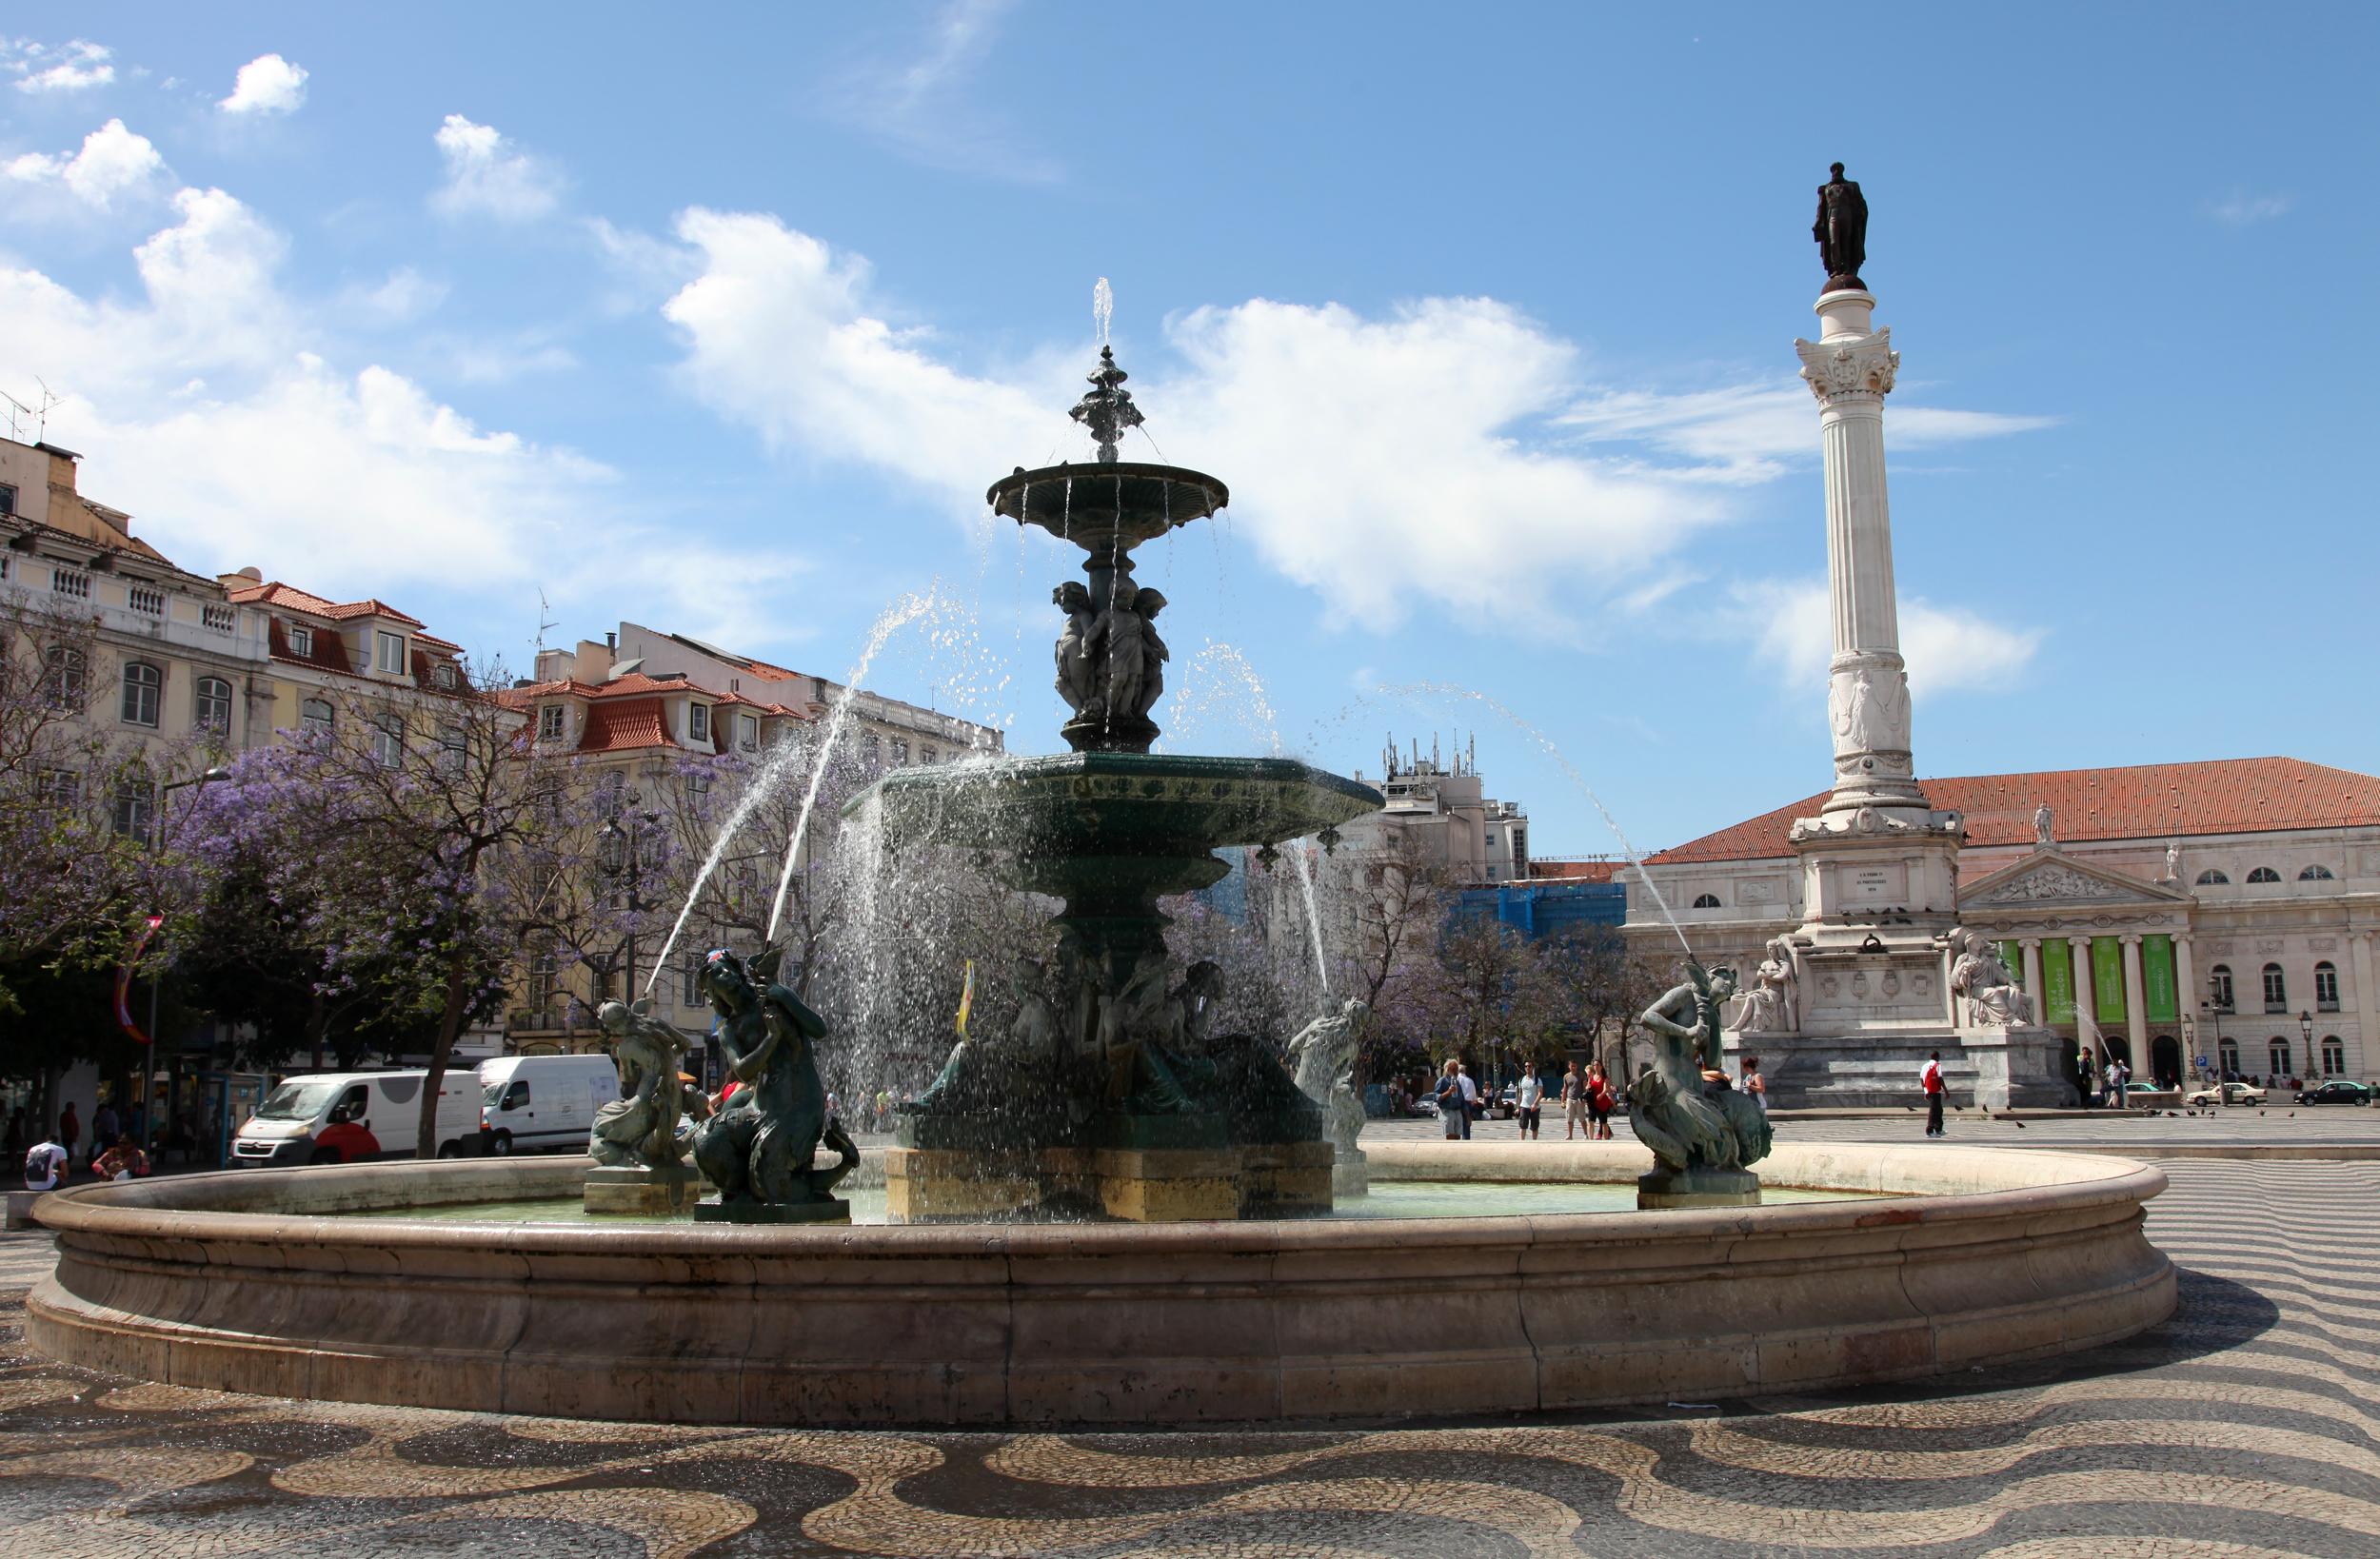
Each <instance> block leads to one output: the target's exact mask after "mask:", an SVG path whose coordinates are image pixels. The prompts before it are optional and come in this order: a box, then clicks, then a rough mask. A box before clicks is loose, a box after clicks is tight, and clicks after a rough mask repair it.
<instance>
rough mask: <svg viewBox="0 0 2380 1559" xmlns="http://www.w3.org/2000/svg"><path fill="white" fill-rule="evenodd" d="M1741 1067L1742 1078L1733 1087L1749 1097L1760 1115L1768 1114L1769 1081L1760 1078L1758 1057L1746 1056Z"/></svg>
mask: <svg viewBox="0 0 2380 1559" xmlns="http://www.w3.org/2000/svg"><path fill="white" fill-rule="evenodd" d="M1742 1065H1743V1076H1742V1077H1741V1078H1740V1079H1739V1080H1738V1081H1737V1083H1736V1085H1735V1086H1736V1087H1737V1088H1738V1089H1740V1090H1741V1091H1743V1092H1744V1093H1746V1094H1749V1095H1752V1102H1753V1103H1755V1104H1756V1105H1758V1106H1759V1107H1760V1113H1761V1114H1762V1115H1767V1114H1768V1113H1769V1080H1768V1079H1767V1078H1766V1077H1763V1076H1760V1057H1759V1056H1745V1057H1744V1058H1743V1063H1742Z"/></svg>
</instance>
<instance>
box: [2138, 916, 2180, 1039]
mask: <svg viewBox="0 0 2380 1559" xmlns="http://www.w3.org/2000/svg"><path fill="white" fill-rule="evenodd" d="M2140 981H2141V986H2142V994H2143V995H2144V996H2146V997H2148V1001H2149V1021H2150V1022H2152V1023H2178V1022H2180V1021H2181V1020H2182V1007H2181V997H2180V988H2179V987H2178V986H2177V985H2176V984H2175V983H2174V979H2173V938H2172V937H2164V936H2158V937H2142V938H2141V939H2140Z"/></svg>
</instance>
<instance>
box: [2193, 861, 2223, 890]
mask: <svg viewBox="0 0 2380 1559" xmlns="http://www.w3.org/2000/svg"><path fill="white" fill-rule="evenodd" d="M2230 882H2231V878H2228V877H2225V876H2224V875H2223V874H2222V873H2221V872H2218V871H2216V870H2215V869H2214V868H2213V867H2211V866H2210V867H2208V868H2207V869H2206V870H2205V871H2203V872H2200V873H2199V874H2198V885H2199V886H2200V887H2202V888H2219V887H2224V886H2227V885H2228V884H2229V883H2230Z"/></svg>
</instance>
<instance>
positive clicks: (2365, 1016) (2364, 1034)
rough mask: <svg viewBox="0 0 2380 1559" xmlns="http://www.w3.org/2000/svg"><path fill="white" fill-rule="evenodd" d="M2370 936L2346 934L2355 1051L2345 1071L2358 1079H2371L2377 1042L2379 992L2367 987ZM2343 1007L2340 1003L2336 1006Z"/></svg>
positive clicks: (2369, 973)
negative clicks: (2352, 984) (2351, 976)
mask: <svg viewBox="0 0 2380 1559" xmlns="http://www.w3.org/2000/svg"><path fill="white" fill-rule="evenodd" d="M2371 936H2372V934H2371V933H2370V932H2369V931H2350V932H2349V933H2348V934H2347V952H2348V964H2349V967H2350V969H2351V970H2352V971H2353V973H2354V976H2355V1007H2354V1012H2355V1048H2356V1050H2357V1052H2358V1054H2356V1055H2355V1056H2350V1057H2349V1059H2348V1071H2349V1072H2350V1073H2351V1074H2353V1075H2354V1076H2358V1077H2368V1076H2371V1071H2370V1068H2371V1062H2372V1058H2373V1056H2374V1042H2375V1041H2380V991H2375V990H2374V989H2372V984H2371ZM2339 1005H2340V1006H2342V1007H2344V1006H2346V1005H2347V1003H2345V1002H2344V1001H2342V1002H2340V1003H2339Z"/></svg>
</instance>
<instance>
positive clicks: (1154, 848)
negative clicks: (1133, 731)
mask: <svg viewBox="0 0 2380 1559" xmlns="http://www.w3.org/2000/svg"><path fill="white" fill-rule="evenodd" d="M871 803H874V804H877V805H879V806H881V807H882V809H883V810H882V817H883V835H884V843H885V845H886V846H887V847H888V848H892V847H899V846H904V845H911V844H955V845H963V846H968V847H971V848H977V849H992V850H998V851H1002V852H1004V853H1009V854H1012V855H1014V856H1015V857H1016V858H1018V859H1020V860H1021V861H1028V862H1029V861H1033V860H1047V859H1053V858H1070V857H1081V856H1105V857H1115V856H1203V855H1204V854H1205V853H1206V852H1208V851H1210V850H1214V849H1217V848H1219V847H1221V846H1224V845H1235V844H1279V843H1280V842H1281V841H1282V840H1284V839H1298V838H1300V837H1302V836H1304V835H1307V834H1317V833H1319V832H1321V831H1322V830H1324V829H1326V828H1336V827H1338V826H1339V824H1341V823H1345V822H1352V821H1353V820H1355V819H1358V818H1360V817H1362V816H1363V815H1364V814H1365V813H1368V812H1376V811H1378V809H1379V808H1380V806H1381V805H1382V804H1383V802H1382V799H1381V797H1380V793H1379V792H1378V791H1377V790H1374V789H1373V788H1372V787H1371V786H1370V785H1367V784H1363V783H1361V782H1360V781H1358V780H1354V779H1345V778H1343V777H1341V776H1339V775H1336V774H1325V773H1324V772H1322V771H1321V770H1320V769H1317V768H1313V767H1310V766H1309V765H1307V764H1304V763H1300V762H1299V761H1298V760H1295V759H1290V758H1197V757H1184V756H1180V755H1177V754H1174V753H1101V752H1089V753H1063V754H1057V755H1053V756H1051V757H1047V758H1003V759H995V760H991V761H989V762H970V763H957V764H948V765H944V766H942V767H936V768H915V769H903V770H902V771H901V772H900V773H898V774H890V775H886V776H885V777H884V778H883V779H880V780H878V781H877V782H876V783H875V784H874V785H873V786H871V787H870V788H869V789H868V790H866V791H865V792H863V794H861V795H860V796H858V797H856V798H854V799H853V800H852V801H851V802H850V803H849V804H848V805H847V806H845V807H844V809H843V811H844V814H845V815H846V816H851V815H855V814H857V813H859V812H861V811H863V809H864V808H866V807H867V806H868V805H870V804H871Z"/></svg>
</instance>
